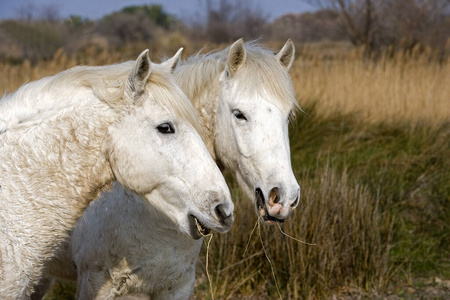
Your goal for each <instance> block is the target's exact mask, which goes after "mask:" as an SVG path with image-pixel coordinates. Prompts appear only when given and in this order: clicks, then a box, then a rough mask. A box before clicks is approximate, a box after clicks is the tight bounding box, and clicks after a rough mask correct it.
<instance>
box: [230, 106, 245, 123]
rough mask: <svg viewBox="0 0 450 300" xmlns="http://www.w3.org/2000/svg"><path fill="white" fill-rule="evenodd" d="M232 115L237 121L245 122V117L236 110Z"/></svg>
mask: <svg viewBox="0 0 450 300" xmlns="http://www.w3.org/2000/svg"><path fill="white" fill-rule="evenodd" d="M233 114H234V116H235V117H236V118H238V119H239V120H244V121H247V118H246V117H245V115H244V114H243V113H242V112H241V111H240V110H238V109H236V110H234V111H233Z"/></svg>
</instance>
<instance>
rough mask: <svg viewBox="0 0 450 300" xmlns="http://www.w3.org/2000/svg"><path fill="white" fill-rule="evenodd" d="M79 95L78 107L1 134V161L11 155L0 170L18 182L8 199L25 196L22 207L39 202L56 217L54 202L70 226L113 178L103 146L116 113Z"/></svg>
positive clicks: (31, 121) (38, 117)
mask: <svg viewBox="0 0 450 300" xmlns="http://www.w3.org/2000/svg"><path fill="white" fill-rule="evenodd" d="M75 97H76V96H75ZM80 98H81V99H82V100H80V101H79V105H78V106H74V107H69V108H67V107H66V108H64V109H61V110H59V111H57V112H55V113H54V114H52V115H51V116H48V115H45V116H40V115H36V116H34V117H33V119H29V120H27V121H26V122H23V123H21V124H19V125H18V126H16V127H14V128H12V129H11V130H8V131H6V132H5V133H3V134H2V135H0V140H1V141H2V143H0V144H1V146H0V149H2V151H0V160H2V161H6V160H11V157H14V158H15V159H14V162H12V163H11V164H9V165H7V164H3V165H2V166H0V173H3V174H8V175H9V176H11V177H10V178H15V180H16V182H14V184H11V192H10V194H11V195H12V197H14V195H17V194H19V195H28V197H21V198H23V199H21V201H23V202H24V206H25V207H29V206H32V204H31V203H40V205H42V211H45V212H46V213H47V216H48V218H49V219H52V218H54V217H56V216H55V214H54V212H53V211H52V210H54V207H53V206H54V205H55V204H56V205H57V206H58V207H61V210H64V211H60V212H59V213H60V214H63V215H66V216H70V217H69V218H67V220H66V222H67V223H68V224H66V225H68V226H72V225H73V224H74V223H75V222H76V218H78V217H80V216H81V214H82V212H83V210H84V209H85V208H86V207H87V206H88V205H89V203H90V201H92V200H93V199H95V197H96V196H97V194H98V193H99V191H100V190H101V189H102V188H103V187H105V186H106V185H108V184H109V183H110V182H111V181H112V179H113V178H112V177H113V176H112V172H111V169H110V167H109V164H108V163H107V161H106V159H105V158H104V156H103V155H102V151H101V144H102V141H103V138H104V136H105V134H106V131H107V128H108V126H109V125H110V124H111V123H112V122H113V121H114V117H115V114H113V112H112V110H111V109H108V107H107V105H106V104H104V103H101V102H100V101H98V100H96V99H95V100H94V99H92V98H94V97H92V96H91V97H90V98H91V99H89V97H87V95H86V94H84V95H83V96H80ZM100 112H101V113H100ZM17 146H19V147H17ZM12 187H14V188H12ZM13 189H18V190H17V191H13ZM12 197H11V198H12ZM52 213H53V214H52Z"/></svg>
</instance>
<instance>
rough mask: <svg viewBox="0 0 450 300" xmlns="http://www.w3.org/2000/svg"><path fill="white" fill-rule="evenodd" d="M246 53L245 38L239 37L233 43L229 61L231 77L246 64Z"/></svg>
mask: <svg viewBox="0 0 450 300" xmlns="http://www.w3.org/2000/svg"><path fill="white" fill-rule="evenodd" d="M246 55H247V54H246V53H245V47H244V40H243V39H239V40H237V41H236V42H234V43H233V45H231V47H230V52H229V53H228V63H227V67H228V74H229V76H230V77H232V76H233V75H234V74H235V73H236V71H237V70H238V69H239V68H240V67H241V66H242V65H243V64H244V62H245V57H246Z"/></svg>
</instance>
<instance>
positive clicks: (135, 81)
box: [129, 49, 152, 93]
mask: <svg viewBox="0 0 450 300" xmlns="http://www.w3.org/2000/svg"><path fill="white" fill-rule="evenodd" d="M148 52H149V50H148V49H146V50H144V51H143V52H142V53H141V54H140V55H139V57H138V58H137V59H136V64H135V65H134V69H133V72H132V73H131V75H130V78H129V80H130V84H131V89H132V90H133V91H134V92H137V93H140V92H142V91H143V90H144V87H145V84H146V83H147V81H148V78H149V77H150V73H151V64H152V62H151V60H150V57H149V56H148Z"/></svg>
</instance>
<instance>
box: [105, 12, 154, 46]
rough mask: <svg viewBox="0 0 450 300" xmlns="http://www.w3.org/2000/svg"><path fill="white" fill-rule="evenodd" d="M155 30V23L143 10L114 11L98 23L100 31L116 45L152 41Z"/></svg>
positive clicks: (111, 43)
mask: <svg viewBox="0 0 450 300" xmlns="http://www.w3.org/2000/svg"><path fill="white" fill-rule="evenodd" d="M155 30H156V25H155V23H154V22H153V21H152V20H150V18H149V17H148V16H147V14H146V13H145V12H144V11H142V10H136V11H135V12H133V13H130V12H118V13H114V14H111V15H108V16H106V17H104V18H103V19H102V20H101V21H100V22H99V24H98V32H99V33H100V34H101V35H103V36H105V37H106V38H107V39H108V41H109V44H110V45H111V46H114V47H117V46H122V45H124V44H130V43H137V42H144V43H145V42H150V41H151V40H152V39H153V37H154V31H155Z"/></svg>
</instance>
